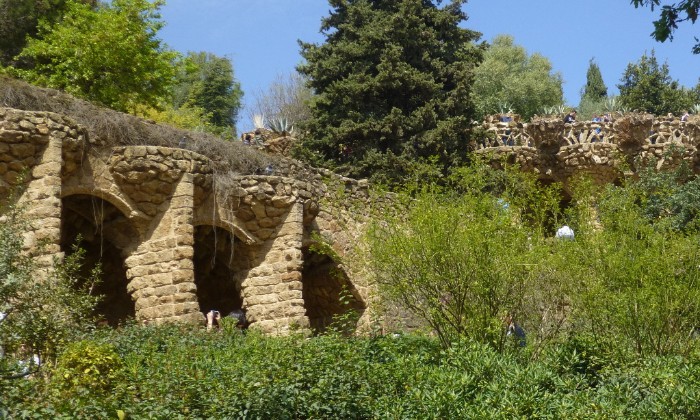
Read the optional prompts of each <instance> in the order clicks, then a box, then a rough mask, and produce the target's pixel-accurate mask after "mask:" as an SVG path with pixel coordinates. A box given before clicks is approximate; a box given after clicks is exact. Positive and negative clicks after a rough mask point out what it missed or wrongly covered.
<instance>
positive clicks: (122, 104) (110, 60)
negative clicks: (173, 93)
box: [17, 0, 176, 111]
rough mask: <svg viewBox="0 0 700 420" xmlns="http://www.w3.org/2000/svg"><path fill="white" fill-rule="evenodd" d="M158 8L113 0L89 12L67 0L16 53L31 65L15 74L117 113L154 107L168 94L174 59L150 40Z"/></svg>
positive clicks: (156, 25) (157, 23) (157, 20)
mask: <svg viewBox="0 0 700 420" xmlns="http://www.w3.org/2000/svg"><path fill="white" fill-rule="evenodd" d="M162 4H163V2H162V1H160V0H158V1H155V2H153V3H151V2H149V1H147V0H113V1H112V2H111V3H109V4H100V6H99V7H98V8H97V9H93V8H92V7H91V6H89V5H86V4H82V3H79V2H74V1H71V2H69V3H68V7H67V10H66V12H65V14H64V15H63V16H62V18H61V20H60V23H59V24H55V25H51V24H50V22H49V21H47V20H43V21H41V22H40V24H39V30H38V33H37V37H36V38H30V39H29V40H28V44H27V46H26V48H25V49H24V50H23V51H22V52H21V54H20V55H19V58H20V59H25V60H29V61H31V63H32V66H31V67H30V68H28V69H26V70H18V71H17V74H18V75H20V76H21V77H22V78H24V79H26V80H28V81H30V82H33V83H37V84H40V85H44V86H47V87H51V88H56V89H62V90H65V91H67V92H69V93H72V94H75V95H77V96H81V97H84V98H86V99H89V100H94V101H96V102H100V103H102V104H104V105H107V106H109V107H112V108H114V109H117V110H120V111H127V110H131V109H133V108H134V107H135V106H136V105H157V104H158V103H159V102H160V101H161V100H162V98H164V97H168V95H169V94H170V88H171V87H172V81H173V76H174V70H173V65H172V62H173V59H174V58H175V56H176V54H175V53H174V52H170V51H167V50H166V49H165V48H164V46H163V45H162V44H161V41H160V39H158V38H157V37H156V34H157V32H158V30H159V29H160V28H161V27H162V25H163V24H162V22H161V21H160V16H159V14H158V10H159V8H160V6H161V5H162Z"/></svg>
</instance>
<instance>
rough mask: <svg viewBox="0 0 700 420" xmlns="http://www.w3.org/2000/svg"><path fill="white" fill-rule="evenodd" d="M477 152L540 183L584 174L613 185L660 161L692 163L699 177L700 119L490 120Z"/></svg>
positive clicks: (633, 115)
mask: <svg viewBox="0 0 700 420" xmlns="http://www.w3.org/2000/svg"><path fill="white" fill-rule="evenodd" d="M483 128H484V129H485V132H486V133H492V134H491V135H489V136H486V137H485V138H484V139H481V140H478V141H477V142H476V148H477V150H476V153H477V154H481V155H485V156H490V159H491V161H492V162H493V163H494V164H495V165H499V164H501V163H502V162H507V163H510V164H513V163H517V164H519V165H520V167H521V168H522V169H523V170H526V171H530V172H534V173H536V174H537V175H538V176H539V177H540V178H541V179H544V180H552V181H559V182H563V183H564V185H565V187H566V185H567V184H568V181H569V179H570V178H571V177H572V176H574V175H576V174H579V173H585V174H587V175H589V176H590V177H592V178H593V179H594V180H596V181H597V182H600V183H608V182H614V181H615V180H617V179H619V178H620V177H621V176H622V175H623V171H625V170H629V169H631V170H632V171H635V170H636V165H637V164H638V162H649V161H651V160H652V159H653V160H656V161H657V162H658V163H657V166H658V167H659V168H660V167H662V166H664V165H667V166H668V165H676V164H678V163H679V162H680V161H681V160H685V161H687V162H688V163H689V164H690V166H691V168H693V170H694V171H695V172H697V173H700V157H699V156H698V153H697V145H698V142H699V141H700V117H697V116H693V117H691V118H690V119H689V120H688V121H680V119H673V118H665V117H664V118H661V117H654V116H653V115H650V114H639V113H631V114H624V115H621V116H617V117H616V118H614V119H611V120H609V121H606V122H594V121H582V122H574V123H572V124H568V123H564V122H563V121H562V120H560V119H546V118H544V119H543V118H538V119H535V120H533V121H532V122H530V123H525V124H520V123H519V124H515V123H512V122H511V123H500V122H485V123H484V127H483Z"/></svg>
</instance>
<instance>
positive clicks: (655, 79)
mask: <svg viewBox="0 0 700 420" xmlns="http://www.w3.org/2000/svg"><path fill="white" fill-rule="evenodd" d="M617 87H618V89H619V90H620V96H619V99H620V102H621V103H622V105H624V106H626V107H628V108H631V109H633V110H635V109H636V110H639V111H646V112H650V113H652V114H655V115H666V114H667V113H669V112H671V113H678V112H680V111H681V110H683V109H688V108H690V106H691V105H692V102H693V100H692V95H691V93H690V92H689V91H687V90H686V89H684V88H683V87H682V86H680V85H679V84H678V82H677V81H675V80H672V79H671V76H670V75H669V68H668V63H664V64H663V65H661V66H659V63H658V62H657V60H656V56H655V55H654V51H653V50H652V52H651V55H647V54H646V53H644V55H642V57H641V58H640V59H639V61H638V62H637V63H630V64H628V65H627V68H626V69H625V72H624V74H623V75H622V78H621V79H620V84H618V85H617Z"/></svg>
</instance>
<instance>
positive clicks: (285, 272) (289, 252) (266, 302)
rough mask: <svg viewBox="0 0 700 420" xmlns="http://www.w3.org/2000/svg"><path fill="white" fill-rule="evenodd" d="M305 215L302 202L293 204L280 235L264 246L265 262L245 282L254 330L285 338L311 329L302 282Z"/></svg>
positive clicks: (244, 288) (253, 270)
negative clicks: (294, 330)
mask: <svg viewBox="0 0 700 420" xmlns="http://www.w3.org/2000/svg"><path fill="white" fill-rule="evenodd" d="M303 212H304V208H303V205H302V204H301V203H294V204H292V205H291V207H290V210H289V212H288V213H287V216H286V217H285V219H284V222H283V224H282V226H281V227H280V228H279V230H278V231H277V234H276V235H275V237H274V238H271V239H269V240H268V241H267V243H266V244H265V246H264V247H265V248H267V249H268V250H267V253H266V254H265V257H264V260H263V261H262V263H261V264H260V265H258V266H257V267H255V268H253V269H251V270H250V271H249V273H248V276H247V278H246V279H245V280H244V281H243V284H242V287H241V289H242V295H243V307H244V308H245V309H246V310H247V313H248V317H249V318H250V320H251V321H253V324H252V325H251V328H258V329H260V330H262V331H263V332H265V333H270V334H281V335H284V334H288V333H289V332H290V330H293V329H295V328H299V329H307V328H308V327H309V320H308V318H307V317H306V315H305V312H306V311H305V308H304V300H303V297H302V289H303V286H302V282H301V275H302V273H301V271H302V266H303V259H302V252H301V246H302V237H303V232H304V226H303V216H304V214H303Z"/></svg>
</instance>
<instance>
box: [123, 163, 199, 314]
mask: <svg viewBox="0 0 700 420" xmlns="http://www.w3.org/2000/svg"><path fill="white" fill-rule="evenodd" d="M192 179H193V177H192V174H189V173H185V174H183V176H182V178H181V179H180V181H179V182H178V184H177V186H176V187H175V190H174V192H173V195H172V198H171V199H170V200H166V202H165V203H163V204H161V206H160V209H159V210H160V211H159V212H158V215H157V216H156V217H155V218H154V219H153V222H152V223H153V225H152V226H151V227H150V232H149V234H148V238H147V239H146V240H145V241H144V242H143V243H141V244H140V245H139V246H138V248H137V249H136V251H135V252H134V253H133V254H132V255H131V256H130V257H128V258H127V259H126V266H127V268H128V270H127V277H128V278H129V285H128V286H127V290H128V291H129V293H131V294H132V297H133V299H134V300H135V301H136V304H135V307H136V318H137V319H138V320H141V321H154V322H162V321H176V322H183V321H184V322H203V321H204V318H203V317H202V314H201V313H200V312H199V303H198V302H197V295H196V287H195V284H194V265H193V262H192V257H193V256H194V249H193V243H194V226H193V225H192V221H193V194H194V184H193V181H192Z"/></svg>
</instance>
